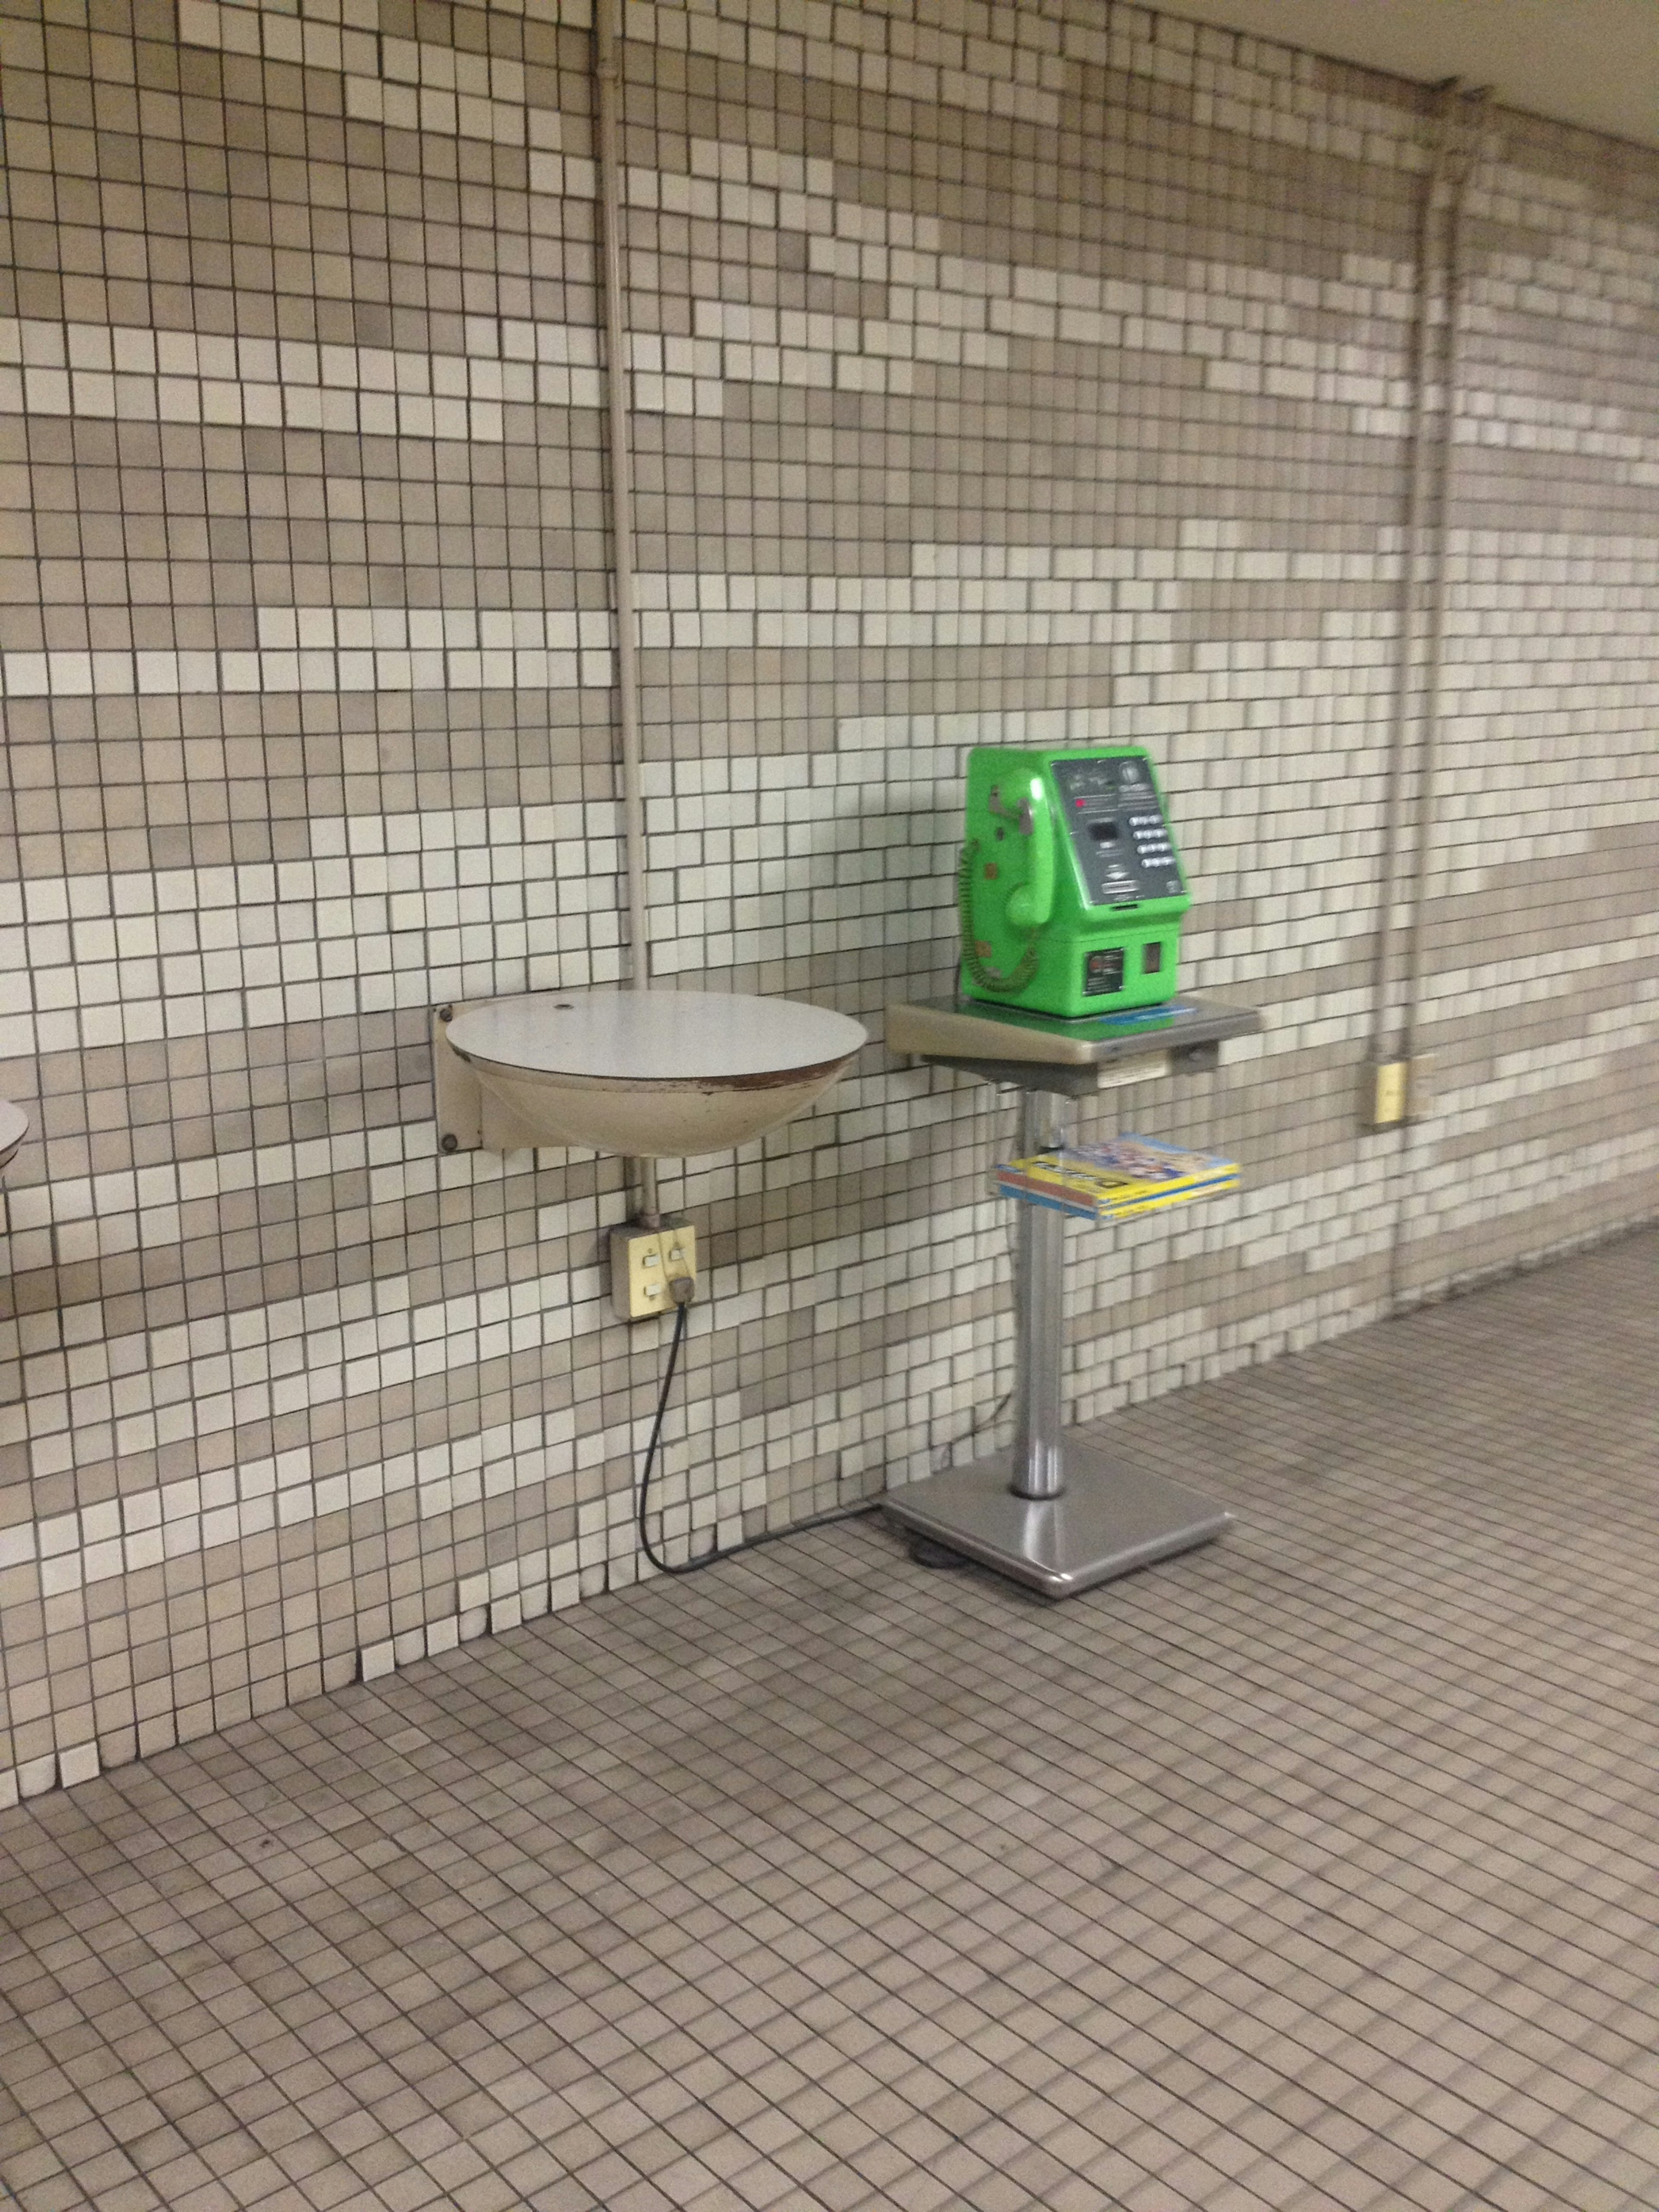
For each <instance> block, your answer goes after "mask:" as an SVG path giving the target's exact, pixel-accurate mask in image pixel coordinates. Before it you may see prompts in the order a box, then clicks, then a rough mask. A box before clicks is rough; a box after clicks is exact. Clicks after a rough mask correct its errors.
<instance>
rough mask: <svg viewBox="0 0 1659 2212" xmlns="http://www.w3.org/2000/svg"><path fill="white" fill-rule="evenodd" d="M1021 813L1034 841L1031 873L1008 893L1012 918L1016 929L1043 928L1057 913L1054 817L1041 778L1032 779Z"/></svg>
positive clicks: (1028, 832) (1022, 825) (1010, 918)
mask: <svg viewBox="0 0 1659 2212" xmlns="http://www.w3.org/2000/svg"><path fill="white" fill-rule="evenodd" d="M1019 811H1020V817H1021V821H1020V826H1021V828H1022V829H1024V832H1025V834H1026V836H1028V837H1029V838H1030V841H1031V851H1030V872H1029V873H1028V874H1027V876H1026V878H1025V880H1024V883H1023V884H1019V885H1018V888H1017V889H1016V890H1012V891H1010V892H1009V894H1008V919H1009V921H1011V922H1012V924H1013V926H1014V927H1015V928H1016V929H1041V928H1042V925H1043V923H1044V922H1045V921H1048V917H1049V915H1051V914H1052V913H1053V912H1054V812H1053V810H1052V809H1051V808H1050V806H1049V805H1048V793H1047V792H1045V791H1044V790H1043V788H1042V777H1041V776H1040V775H1034V776H1033V777H1032V778H1031V782H1030V798H1028V799H1025V800H1024V801H1023V802H1022V804H1021V806H1020V810H1019Z"/></svg>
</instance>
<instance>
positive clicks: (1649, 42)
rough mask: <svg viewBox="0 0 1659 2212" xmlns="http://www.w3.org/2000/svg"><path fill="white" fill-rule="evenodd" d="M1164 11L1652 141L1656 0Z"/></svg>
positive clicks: (1331, 3)
mask: <svg viewBox="0 0 1659 2212" xmlns="http://www.w3.org/2000/svg"><path fill="white" fill-rule="evenodd" d="M1164 7H1165V9H1166V10H1167V12H1168V13H1169V14H1170V15H1184V16H1186V17H1188V19H1189V20H1190V21H1195V22H1202V23H1217V24H1219V25H1221V26H1222V27H1224V28H1225V29H1227V30H1232V31H1248V32H1249V33H1251V34H1252V35H1253V36H1255V37H1256V38H1261V39H1276V40H1279V42H1280V43H1281V44H1282V45H1284V46H1300V47H1302V48H1304V50H1306V51H1307V52H1312V53H1316V54H1330V55H1332V56H1334V58H1336V59H1338V60H1340V61H1346V62H1360V63H1363V64H1364V65H1365V66H1366V67H1367V68H1370V69H1379V70H1388V71H1389V73H1390V74H1391V75H1393V76H1405V77H1415V78H1416V79H1418V80H1419V82H1422V83H1425V84H1437V83H1439V82H1441V81H1442V80H1443V78H1445V77H1449V76H1457V77H1462V79H1463V81H1464V82H1465V83H1467V84H1469V85H1472V86H1473V85H1489V86H1490V87H1491V88H1492V96H1493V98H1494V99H1496V100H1500V101H1501V102H1502V103H1503V105H1504V106H1505V107H1520V108H1525V109H1526V110H1527V111H1528V112H1529V113H1531V114H1534V115H1547V116H1550V117H1552V118H1554V119H1555V120H1556V121H1557V122H1561V123H1579V124H1583V125H1585V126H1586V127H1587V128H1589V130H1591V131H1606V132H1607V133H1608V134H1609V135H1610V136H1612V137H1615V138H1632V139H1635V140H1636V141H1637V142H1638V143H1639V144H1642V145H1646V146H1659V0H1164Z"/></svg>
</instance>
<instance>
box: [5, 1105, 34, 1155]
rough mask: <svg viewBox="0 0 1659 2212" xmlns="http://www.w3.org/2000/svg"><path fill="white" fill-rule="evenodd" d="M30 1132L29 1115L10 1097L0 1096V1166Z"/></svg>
mask: <svg viewBox="0 0 1659 2212" xmlns="http://www.w3.org/2000/svg"><path fill="white" fill-rule="evenodd" d="M28 1133H29V1117H28V1115H27V1114H26V1113H25V1112H24V1111H23V1109H22V1108H21V1106H14V1105H13V1104H12V1103H11V1101H10V1099H9V1098H0V1168H3V1167H4V1166H5V1164H6V1163H7V1161H8V1160H9V1159H11V1158H13V1156H14V1155H15V1152H16V1151H17V1147H18V1146H20V1145H21V1143H22V1141H23V1139H24V1138H25V1137H27V1134H28Z"/></svg>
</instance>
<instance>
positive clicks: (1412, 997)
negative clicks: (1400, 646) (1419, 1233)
mask: <svg viewBox="0 0 1659 2212" xmlns="http://www.w3.org/2000/svg"><path fill="white" fill-rule="evenodd" d="M1486 100H1487V94H1486V92H1485V91H1484V90H1483V91H1479V92H1466V93H1463V94H1460V96H1459V98H1458V100H1457V104H1456V110H1455V122H1454V125H1453V131H1452V153H1451V204H1450V206H1449V208H1448V209H1447V210H1446V283H1445V295H1446V307H1445V337H1444V341H1443V346H1442V349H1441V358H1442V364H1443V366H1442V369H1441V378H1440V388H1441V400H1440V439H1439V443H1438V445H1437V448H1436V471H1435V474H1436V482H1435V492H1434V535H1435V550H1434V577H1433V583H1432V587H1431V591H1430V593H1429V606H1428V635H1427V638H1426V640H1425V648H1424V656H1423V663H1424V665H1423V752H1422V767H1421V769H1420V771H1419V785H1418V787H1419V797H1418V820H1419V829H1418V836H1417V850H1416V854H1415V858H1414V862H1413V896H1412V926H1411V935H1410V939H1409V940H1408V949H1407V960H1406V992H1405V1010H1404V1014H1403V1018H1402V1025H1401V1038H1400V1042H1401V1057H1402V1058H1404V1059H1406V1060H1410V1058H1411V1056H1412V1053H1413V1048H1414V1045H1415V1042H1416V1032H1417V1021H1418V1013H1419V1003H1418V1002H1419V998H1420V996H1421V994H1422V986H1423V969H1424V956H1425V951H1426V950H1427V945H1428V895H1429V872H1430V868H1431V865H1432V862H1433V858H1434V839H1435V832H1436V829H1437V827H1438V823H1437V819H1436V807H1437V801H1438V799H1439V790H1438V778H1439V773H1440V736H1441V721H1442V719H1443V715H1442V708H1441V687H1442V683H1443V678H1444V674H1445V661H1446V617H1447V615H1448V613H1449V610H1450V605H1451V526H1452V507H1453V504H1454V501H1455V498H1456V493H1457V395H1458V392H1459V391H1460V389H1461V387H1462V380H1463V289H1464V273H1463V218H1464V214H1465V210H1466V209H1467V207H1468V195H1469V182H1470V179H1472V177H1473V176H1474V172H1475V168H1476V167H1477V165H1478V163H1479V161H1480V142H1481V137H1482V135H1483V131H1484V127H1485V122H1486Z"/></svg>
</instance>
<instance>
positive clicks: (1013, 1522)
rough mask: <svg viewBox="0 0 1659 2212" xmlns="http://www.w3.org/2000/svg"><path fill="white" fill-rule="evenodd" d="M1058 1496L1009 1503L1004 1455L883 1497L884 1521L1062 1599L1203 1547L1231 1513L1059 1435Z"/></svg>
mask: <svg viewBox="0 0 1659 2212" xmlns="http://www.w3.org/2000/svg"><path fill="white" fill-rule="evenodd" d="M1063 1452H1064V1460H1065V1484H1066V1487H1065V1489H1064V1490H1063V1492H1061V1494H1060V1496H1059V1497H1058V1498H1016V1497H1015V1496H1014V1494H1013V1492H1012V1491H1011V1490H1010V1489H1009V1487H1008V1480H1009V1474H1010V1460H1009V1455H1008V1454H1007V1453H1006V1452H1000V1453H998V1454H997V1455H995V1457H994V1458H991V1459H983V1460H978V1461H975V1463H974V1465H973V1466H971V1467H959V1468H951V1471H950V1473H949V1474H935V1475H932V1476H930V1477H929V1478H928V1479H927V1481H925V1482H913V1483H910V1484H908V1485H907V1486H906V1487H905V1488H903V1489H902V1490H895V1491H892V1492H890V1493H889V1495H888V1497H887V1498H886V1499H885V1500H884V1504H885V1507H886V1510H887V1513H888V1515H889V1516H890V1518H891V1519H892V1520H895V1521H896V1522H898V1523H899V1524H900V1526H901V1527H902V1528H906V1529H908V1531H909V1532H910V1533H911V1534H913V1535H915V1536H919V1537H921V1538H922V1539H923V1540H924V1541H926V1542H927V1543H930V1544H937V1545H939V1546H940V1547H942V1548H943V1549H945V1551H948V1552H959V1553H963V1555H964V1556H965V1557H966V1558H968V1559H977V1560H978V1561H979V1562H980V1564H981V1565H983V1566H987V1567H994V1568H995V1570H996V1571H997V1572H998V1573H999V1574H1004V1575H1007V1576H1010V1577H1012V1579H1013V1580H1014V1581H1016V1582H1022V1583H1030V1586H1031V1588H1032V1589H1038V1590H1041V1591H1042V1593H1043V1595H1045V1596H1046V1597H1071V1596H1073V1595H1075V1594H1076V1593H1077V1592H1078V1591H1079V1590H1085V1589H1093V1588H1094V1586H1095V1584H1096V1583H1106V1582H1110V1581H1111V1579H1112V1577H1114V1576H1115V1575H1127V1574H1130V1573H1133V1571H1134V1569H1135V1568H1137V1567H1145V1566H1150V1565H1151V1564H1152V1561H1153V1560H1154V1559H1169V1558H1170V1556H1171V1555H1172V1554H1173V1553H1176V1552H1185V1551H1189V1550H1190V1549H1191V1548H1192V1547H1193V1546H1194V1544H1207V1543H1208V1542H1209V1541H1210V1539H1211V1538H1212V1536H1218V1535H1219V1534H1221V1532H1222V1530H1223V1529H1224V1528H1227V1527H1229V1526H1230V1525H1231V1521H1232V1518H1233V1516H1232V1515H1231V1513H1229V1512H1228V1511H1227V1510H1226V1508H1225V1506H1221V1505H1213V1504H1211V1503H1210V1501H1209V1499H1208V1498H1199V1497H1197V1496H1195V1495H1194V1492H1192V1491H1190V1490H1182V1488H1181V1486H1179V1484H1177V1483H1173V1482H1165V1481H1164V1480H1163V1478H1162V1477H1161V1476H1159V1475H1155V1474H1136V1473H1133V1472H1132V1471H1131V1470H1129V1469H1127V1468H1123V1467H1121V1466H1115V1465H1114V1464H1113V1462H1112V1461H1111V1459H1110V1458H1109V1455H1108V1454H1107V1453H1105V1452H1103V1451H1102V1450H1101V1449H1100V1448H1099V1446H1098V1445H1097V1444H1092V1443H1086V1442H1085V1440H1084V1439H1083V1438H1081V1437H1066V1439H1065V1443H1064V1446H1063Z"/></svg>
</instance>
